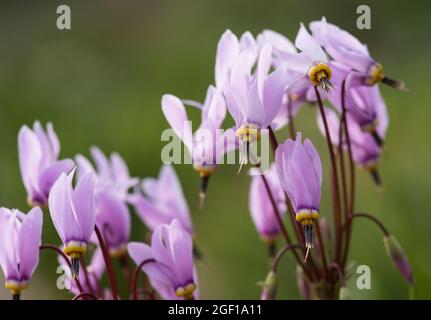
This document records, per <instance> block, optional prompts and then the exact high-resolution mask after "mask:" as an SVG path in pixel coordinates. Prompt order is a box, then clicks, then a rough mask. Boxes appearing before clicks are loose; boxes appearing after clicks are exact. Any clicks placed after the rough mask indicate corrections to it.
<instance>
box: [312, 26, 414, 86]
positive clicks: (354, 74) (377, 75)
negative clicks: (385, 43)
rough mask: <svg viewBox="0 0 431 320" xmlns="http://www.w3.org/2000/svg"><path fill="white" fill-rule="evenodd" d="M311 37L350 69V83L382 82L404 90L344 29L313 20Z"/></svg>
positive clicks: (401, 83)
mask: <svg viewBox="0 0 431 320" xmlns="http://www.w3.org/2000/svg"><path fill="white" fill-rule="evenodd" d="M310 29H311V31H312V33H313V37H314V38H315V39H316V40H317V41H318V42H319V44H320V45H321V46H322V47H323V48H324V49H325V50H326V52H327V53H328V54H329V55H330V56H331V57H332V59H334V60H335V61H336V62H337V63H340V64H341V65H343V66H346V67H347V68H348V69H350V70H349V71H348V72H349V74H350V75H349V77H351V82H352V85H367V86H373V85H375V84H376V83H378V82H383V83H385V84H387V85H390V86H392V87H394V88H397V89H399V90H406V87H405V85H404V83H403V82H401V81H398V80H394V79H391V78H388V77H387V76H386V75H385V74H384V72H383V67H382V65H381V64H380V63H378V62H376V61H375V60H374V59H373V58H372V57H371V55H370V53H369V51H368V48H367V46H366V45H364V44H362V43H361V42H360V41H359V40H358V39H357V38H355V37H354V36H353V35H351V34H350V33H348V32H347V31H345V30H342V29H340V28H339V27H337V26H336V25H334V24H331V23H328V22H326V19H325V17H323V18H322V20H321V21H313V22H312V23H311V24H310Z"/></svg>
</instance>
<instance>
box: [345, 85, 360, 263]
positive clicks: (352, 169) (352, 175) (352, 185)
mask: <svg viewBox="0 0 431 320" xmlns="http://www.w3.org/2000/svg"><path fill="white" fill-rule="evenodd" d="M341 107H342V110H343V113H344V114H346V81H345V80H344V81H343V83H342V87H341ZM344 132H345V134H346V142H347V152H348V155H349V167H350V201H349V211H348V218H347V220H346V226H345V228H346V241H345V245H344V252H343V259H342V264H341V266H342V268H343V269H344V267H345V266H346V263H347V256H348V255H349V246H350V238H351V233H352V230H351V229H352V226H351V224H352V221H351V214H352V212H353V211H354V208H355V184H356V183H355V164H354V162H353V156H352V145H351V141H350V133H349V126H348V124H347V117H346V119H345V121H344Z"/></svg>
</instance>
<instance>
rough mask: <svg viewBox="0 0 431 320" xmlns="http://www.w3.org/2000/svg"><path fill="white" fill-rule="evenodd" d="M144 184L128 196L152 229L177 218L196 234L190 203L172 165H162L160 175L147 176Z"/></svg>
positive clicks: (190, 231)
mask: <svg viewBox="0 0 431 320" xmlns="http://www.w3.org/2000/svg"><path fill="white" fill-rule="evenodd" d="M141 188H142V192H141V191H140V190H139V191H138V192H136V193H135V194H133V195H130V196H129V202H130V203H131V204H132V205H133V206H134V207H135V209H136V211H137V212H138V215H139V217H140V218H141V219H142V221H143V222H144V223H145V224H146V225H147V226H148V227H149V228H150V229H151V230H155V229H156V228H157V227H158V226H160V225H162V224H170V223H171V222H172V221H173V220H174V219H177V220H178V221H179V223H180V224H181V226H182V227H183V229H185V230H186V231H187V232H189V233H190V234H193V224H192V220H191V217H190V210H189V206H188V204H187V201H186V199H185V197H184V194H183V191H182V188H181V185H180V182H179V180H178V177H177V175H176V174H175V171H174V169H173V168H172V166H170V165H164V166H162V168H161V169H160V173H159V177H158V178H157V179H155V178H145V179H144V180H143V181H142V185H141Z"/></svg>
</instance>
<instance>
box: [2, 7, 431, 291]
mask: <svg viewBox="0 0 431 320" xmlns="http://www.w3.org/2000/svg"><path fill="white" fill-rule="evenodd" d="M366 3H368V4H369V5H370V7H371V10H372V29H371V30H362V31H361V30H358V29H356V18H357V15H356V8H357V6H358V5H359V4H366ZM59 4H68V5H70V7H71V10H72V30H69V31H59V30H57V28H56V19H57V14H56V8H57V5H59ZM430 13H431V5H430V3H427V2H425V1H414V2H411V1H410V2H405V1H404V2H402V3H396V2H394V1H363V0H361V1H359V2H357V1H341V0H340V1H307V0H302V1H288V0H280V1H263V0H259V1H250V0H242V1H236V0H235V1H232V0H217V1H210V0H206V1H203V0H178V1H167V0H165V1H145V0H143V1H130V0H128V1H125V0H123V1H113V0H104V1H77V0H75V1H66V0H64V1H60V2H59V1H5V0H3V1H1V4H0V205H1V206H5V207H9V208H11V207H12V208H13V207H17V208H20V209H22V210H27V205H26V201H25V199H26V194H25V191H24V187H23V185H22V182H21V177H20V174H19V168H18V161H17V160H18V159H17V144H16V137H17V133H18V130H19V128H20V126H22V125H23V124H27V125H30V124H32V122H33V121H34V120H36V119H38V120H40V121H42V122H44V123H45V122H47V121H52V122H53V124H54V126H55V129H56V131H57V134H58V135H59V138H60V140H61V144H62V151H61V155H62V157H73V156H74V155H75V154H76V153H83V154H84V155H88V150H89V147H90V146H92V145H97V146H99V147H100V148H101V149H102V150H104V151H105V152H108V153H109V152H112V151H118V152H120V153H121V155H122V156H123V157H124V158H125V159H126V161H127V163H128V165H129V168H130V171H131V174H132V175H133V176H139V177H146V176H156V175H157V174H158V170H159V168H160V165H161V160H160V150H161V148H162V147H163V143H162V142H161V141H160V134H161V131H162V130H164V129H165V128H167V126H168V125H167V123H166V121H165V119H164V118H163V115H162V112H161V109H160V99H161V96H162V95H163V94H164V93H172V94H175V95H177V96H179V97H182V98H190V99H196V100H203V98H204V96H205V92H206V89H207V86H208V85H209V84H210V83H213V81H214V80H213V79H214V71H213V70H214V58H215V50H216V45H217V41H218V39H219V37H220V35H221V34H222V33H223V32H224V30H225V29H227V28H230V29H231V30H233V31H234V32H235V33H236V34H240V33H242V32H244V31H246V30H250V31H251V32H252V33H253V34H254V35H256V34H257V33H259V32H260V31H261V30H262V29H265V28H269V29H274V30H276V31H279V32H281V33H284V34H285V35H286V36H288V37H289V38H290V39H294V37H295V35H296V31H297V29H298V26H299V23H300V22H301V21H303V22H305V23H308V22H310V21H312V20H315V19H320V17H321V16H323V15H324V16H326V17H327V19H328V20H329V21H330V22H333V23H336V24H338V25H340V26H341V27H342V28H344V29H347V30H349V31H351V32H352V33H353V34H355V35H356V36H358V37H359V38H360V39H361V40H362V41H363V42H365V43H367V44H368V46H369V48H370V51H371V52H372V54H373V55H374V57H375V58H376V59H377V60H379V61H381V62H382V63H383V64H384V67H385V70H386V71H387V73H388V74H389V75H391V76H393V77H396V78H400V79H402V80H405V81H406V83H407V85H408V87H409V88H411V90H412V93H410V94H407V93H404V92H397V91H395V90H393V89H390V88H386V87H382V92H383V94H384V97H385V99H386V102H387V105H388V107H389V112H390V120H391V122H390V127H389V132H388V136H387V143H386V147H385V152H384V156H383V159H382V161H381V174H382V177H383V180H384V194H383V195H379V194H378V193H377V192H376V190H375V188H374V186H373V184H372V181H371V180H370V177H369V176H368V174H367V173H365V172H360V171H358V195H357V209H358V210H361V211H367V212H372V213H375V214H376V215H377V216H378V217H379V218H380V219H382V220H383V221H384V223H385V224H386V226H387V227H388V228H389V229H390V230H391V231H392V232H393V233H394V234H395V235H396V236H397V237H398V239H399V241H400V242H401V244H402V245H403V246H404V248H405V250H406V251H407V252H408V254H409V257H410V259H411V262H412V265H413V269H414V274H415V278H416V282H417V285H416V290H415V297H416V298H420V299H427V298H431V268H430V265H431V250H430V243H429V242H430V236H429V235H430V233H431V222H430V215H431V194H430V190H431V173H430V169H429V164H430V163H431V147H430V138H431V125H430V122H429V121H430V117H431V108H430V98H431V93H430V92H431V91H430V89H429V85H430V82H429V79H430V77H429V72H430V66H431V62H430V52H431V51H430V46H431V42H430V41H429V34H428V32H427V31H426V30H429V18H430ZM198 116H199V115H198V114H192V118H193V119H196V120H197V119H198ZM296 125H297V127H298V128H300V130H301V131H303V134H304V135H305V136H308V137H310V138H311V139H312V140H313V142H314V143H315V144H316V145H317V147H318V149H319V150H320V151H321V157H322V158H323V159H324V165H325V168H326V169H328V168H329V167H328V163H327V161H326V160H327V150H326V148H325V147H326V146H325V141H324V140H323V139H322V137H321V136H320V134H319V133H318V130H317V129H316V125H315V110H313V109H312V108H310V107H305V108H303V109H302V110H301V111H300V113H299V115H298V118H297V119H296ZM284 136H285V135H284ZM284 136H283V133H281V134H280V138H282V137H284ZM175 169H176V171H177V173H178V175H179V177H180V179H181V183H182V185H183V188H184V192H185V195H186V197H187V199H188V201H189V204H190V209H191V211H192V215H193V220H194V223H195V225H196V232H197V241H198V243H199V246H200V248H201V250H202V251H203V253H204V256H205V260H204V262H203V263H202V262H200V263H198V269H199V278H200V285H201V293H202V294H201V295H202V298H212V299H219V298H227V299H234V298H237V299H246V298H251V299H254V298H258V297H259V293H260V289H259V287H258V286H257V285H256V283H257V282H258V281H261V280H263V279H264V277H265V275H266V273H267V251H266V247H265V245H264V244H263V243H262V242H261V241H260V240H259V238H258V236H257V234H256V232H255V228H254V226H253V224H252V222H251V219H250V217H249V212H248V191H249V178H248V177H247V175H246V174H245V172H244V174H242V175H240V176H237V175H236V174H235V172H236V169H237V168H236V167H234V166H224V167H223V168H222V169H221V170H220V172H219V173H217V175H215V176H214V177H213V179H212V180H211V182H210V189H209V192H208V197H207V202H206V205H205V208H204V210H203V211H199V210H198V206H197V204H198V197H197V190H198V186H199V181H198V178H197V175H196V173H195V172H194V171H193V169H192V168H191V166H190V165H177V166H175ZM326 177H327V176H326ZM328 184H329V179H327V178H326V179H325V181H324V191H323V202H322V209H321V214H322V215H323V216H325V215H328V216H330V209H331V204H330V194H329V192H328V191H329V188H328V187H329V185H328ZM133 222H134V223H133V237H134V239H136V240H142V239H143V238H144V236H145V232H146V231H145V227H144V226H143V225H142V224H141V223H140V221H139V219H137V218H136V216H135V215H134V218H133ZM0 241H2V239H1V235H0ZM44 241H45V242H51V243H58V241H59V239H58V237H57V235H56V234H55V232H54V229H53V226H52V223H51V220H50V217H49V215H48V214H46V215H45V225H44ZM352 242H353V246H352V251H351V255H350V258H351V260H352V261H354V262H356V263H357V264H366V265H369V266H370V268H371V271H372V289H371V290H358V289H356V286H355V281H356V276H353V278H352V279H351V281H350V282H349V287H350V289H351V290H352V293H353V296H354V297H355V298H358V299H404V298H407V297H408V288H407V285H406V284H405V282H404V281H403V279H402V278H401V276H400V275H399V274H398V273H397V272H396V271H395V269H394V268H393V267H392V265H391V262H390V261H389V260H388V259H387V256H386V253H385V251H384V247H383V242H382V234H381V233H380V231H379V230H378V228H377V227H376V226H375V225H373V224H371V223H369V222H368V221H357V223H356V225H355V228H354V233H353V239H352ZM57 276H58V275H57V274H56V258H55V257H54V255H53V253H50V252H43V253H42V254H41V263H40V266H39V268H38V269H37V271H36V273H35V276H34V279H33V282H32V285H31V286H30V287H29V289H28V290H26V291H25V292H24V293H23V298H24V299H30V298H38V299H53V298H61V299H67V298H71V296H70V295H69V294H68V293H67V292H66V291H65V290H63V291H60V290H58V289H57V288H56V278H57ZM119 276H121V274H120V273H119ZM1 277H2V276H0V278H1ZM0 281H2V280H1V279H0ZM0 297H2V298H10V297H9V293H8V292H7V291H6V290H5V289H0ZM298 297H299V296H298V293H297V288H296V279H295V266H294V263H293V259H292V258H291V257H288V258H286V259H285V260H284V261H283V262H282V265H281V268H280V291H279V298H282V299H297V298H298Z"/></svg>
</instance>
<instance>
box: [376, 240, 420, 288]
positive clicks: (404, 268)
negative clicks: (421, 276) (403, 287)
mask: <svg viewBox="0 0 431 320" xmlns="http://www.w3.org/2000/svg"><path fill="white" fill-rule="evenodd" d="M383 240H384V243H385V248H386V252H387V253H388V256H389V258H390V259H391V261H392V263H393V264H394V266H395V268H397V269H398V271H399V272H401V275H402V276H403V277H404V279H406V281H407V282H408V283H410V284H414V278H413V273H412V268H411V266H410V263H409V260H408V258H407V255H406V253H405V252H404V250H403V248H402V247H401V245H400V244H399V242H398V240H397V239H396V238H395V237H394V236H393V235H388V236H385V237H384V239H383Z"/></svg>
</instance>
